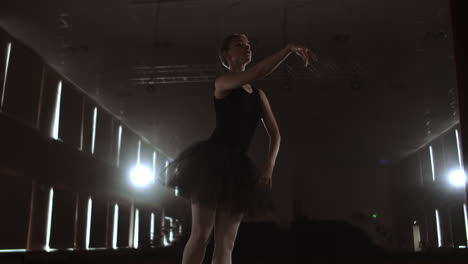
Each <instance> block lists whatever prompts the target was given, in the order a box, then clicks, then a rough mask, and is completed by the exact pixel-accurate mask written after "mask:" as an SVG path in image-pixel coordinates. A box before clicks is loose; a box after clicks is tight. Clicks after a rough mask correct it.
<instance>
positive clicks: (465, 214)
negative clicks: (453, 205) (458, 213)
mask: <svg viewBox="0 0 468 264" xmlns="http://www.w3.org/2000/svg"><path fill="white" fill-rule="evenodd" d="M467 214H468V212H467V211H466V203H464V204H463V215H464V216H465V233H466V244H467V246H468V215H467Z"/></svg>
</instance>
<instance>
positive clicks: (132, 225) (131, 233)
mask: <svg viewBox="0 0 468 264" xmlns="http://www.w3.org/2000/svg"><path fill="white" fill-rule="evenodd" d="M134 231H135V201H134V200H131V203H130V224H129V230H128V247H129V248H132V247H133V240H134V238H135V236H134V233H135V232H134Z"/></svg>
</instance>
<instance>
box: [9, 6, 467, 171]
mask: <svg viewBox="0 0 468 264" xmlns="http://www.w3.org/2000/svg"><path fill="white" fill-rule="evenodd" d="M0 26H1V27H3V28H4V29H6V30H7V31H9V32H10V33H11V34H12V35H13V36H15V37H16V38H18V39H20V40H21V41H23V42H24V43H25V44H27V45H29V46H30V47H32V48H33V49H35V50H36V51H37V52H38V53H39V54H40V55H41V56H43V57H44V58H45V60H46V61H47V62H48V63H49V64H50V65H51V66H53V67H54V68H56V69H57V70H58V71H59V72H61V73H62V74H63V75H65V76H67V77H68V78H69V79H71V80H73V81H74V82H75V83H76V84H77V85H79V86H80V87H81V88H82V89H84V90H86V91H87V92H88V93H89V94H90V95H91V96H92V97H95V98H96V100H98V101H99V102H101V103H102V104H103V105H105V106H106V107H107V108H108V109H110V110H111V111H112V112H113V113H114V114H115V115H117V116H119V117H121V118H122V120H124V121H125V122H126V123H127V124H128V125H129V126H131V127H132V128H134V129H135V130H137V131H139V132H140V133H141V134H142V135H143V136H144V137H146V138H147V139H148V140H149V141H151V142H152V143H153V144H154V145H156V146H158V147H159V148H160V149H162V150H163V151H164V152H166V153H167V154H168V155H170V156H174V155H176V154H177V153H178V152H179V151H181V150H182V149H183V148H184V147H186V146H188V145H189V144H190V143H192V142H193V141H195V140H198V139H202V138H205V137H207V136H209V134H210V132H211V130H212V129H213V126H214V115H213V105H212V99H213V97H212V91H213V83H212V82H213V80H214V78H215V76H216V75H217V74H219V73H220V72H221V68H220V66H219V63H218V59H217V47H218V43H219V42H220V40H221V39H222V38H223V36H225V35H226V34H228V33H231V32H243V33H246V34H247V35H248V37H249V38H250V39H251V42H252V43H253V44H254V54H253V62H252V63H255V62H257V61H259V60H260V59H261V58H263V57H265V56H267V55H269V54H271V53H272V52H274V51H276V50H278V49H280V48H281V47H283V46H284V43H287V42H288V41H295V42H302V43H306V44H307V45H308V46H309V47H310V48H311V49H312V50H314V51H315V52H316V53H317V55H318V57H319V62H318V63H316V64H314V65H313V66H312V67H311V68H309V69H306V68H303V67H302V66H301V65H300V60H299V59H298V58H297V57H294V56H291V57H290V58H288V60H287V61H286V62H287V64H288V66H287V67H280V68H278V70H277V71H276V72H275V73H274V74H273V75H272V76H270V77H269V78H267V79H266V80H262V81H258V82H257V83H255V84H254V85H256V86H257V87H259V88H262V89H264V91H265V92H266V94H267V96H268V97H269V99H270V102H271V105H272V108H273V111H274V113H275V114H276V118H277V121H278V124H279V126H280V130H281V135H282V149H281V151H280V152H281V154H280V158H281V157H282V156H283V157H284V156H289V157H290V159H287V160H291V159H294V160H296V161H297V162H302V161H308V160H310V159H311V158H312V159H313V160H314V161H317V162H318V163H320V164H328V163H336V162H339V163H348V164H350V163H352V164H357V165H358V166H359V164H375V165H377V164H385V163H387V161H393V160H395V159H398V158H401V157H403V156H404V155H406V154H408V153H410V152H411V151H414V150H416V149H417V148H419V147H421V146H423V145H424V144H427V143H428V142H430V140H431V139H432V138H434V137H435V136H437V135H439V134H441V133H443V131H445V130H446V129H448V128H450V127H451V126H453V125H455V124H456V123H457V122H458V113H457V112H458V106H457V105H456V102H457V99H456V96H457V92H456V89H457V88H456V85H457V83H456V78H455V64H454V58H453V49H452V32H451V25H450V10H449V6H448V1H440V0H413V1H405V0H393V1H375V0H333V1H325V0H316V1H286V0H282V1H279V0H261V1H260V0H259V1H254V0H249V1H221V0H179V1H177V0H161V1H157V0H112V1H111V0H106V1H104V0H100V1H91V0H88V1H62V0H54V1H52V0H44V1H35V0H27V1H9V0H3V1H1V3H0ZM260 129H262V127H260V126H259V133H258V134H257V135H256V137H258V140H257V141H256V142H258V143H256V144H255V146H254V152H255V153H261V152H262V151H264V150H263V149H264V148H263V147H264V146H265V144H266V143H267V139H266V137H265V133H264V132H263V131H261V130H260ZM259 149H262V150H259ZM291 157H293V158H291ZM285 160H286V159H285ZM304 164H305V166H310V164H309V163H304Z"/></svg>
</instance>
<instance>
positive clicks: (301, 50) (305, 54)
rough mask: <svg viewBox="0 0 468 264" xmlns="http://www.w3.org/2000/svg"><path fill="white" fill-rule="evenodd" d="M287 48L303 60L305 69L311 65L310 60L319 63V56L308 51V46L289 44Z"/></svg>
mask: <svg viewBox="0 0 468 264" xmlns="http://www.w3.org/2000/svg"><path fill="white" fill-rule="evenodd" d="M287 48H289V49H290V50H291V51H292V52H294V53H296V54H297V55H298V56H299V57H301V58H302V60H303V61H304V64H305V67H307V66H308V65H309V61H310V59H312V60H314V61H318V58H317V55H315V53H314V52H312V51H311V50H310V49H308V48H307V47H306V46H304V45H301V44H297V43H289V44H288V46H287Z"/></svg>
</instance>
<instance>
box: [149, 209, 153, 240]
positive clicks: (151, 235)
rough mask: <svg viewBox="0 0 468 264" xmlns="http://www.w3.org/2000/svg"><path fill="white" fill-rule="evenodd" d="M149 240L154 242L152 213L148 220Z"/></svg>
mask: <svg viewBox="0 0 468 264" xmlns="http://www.w3.org/2000/svg"><path fill="white" fill-rule="evenodd" d="M150 240H151V241H154V213H151V219H150Z"/></svg>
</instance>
